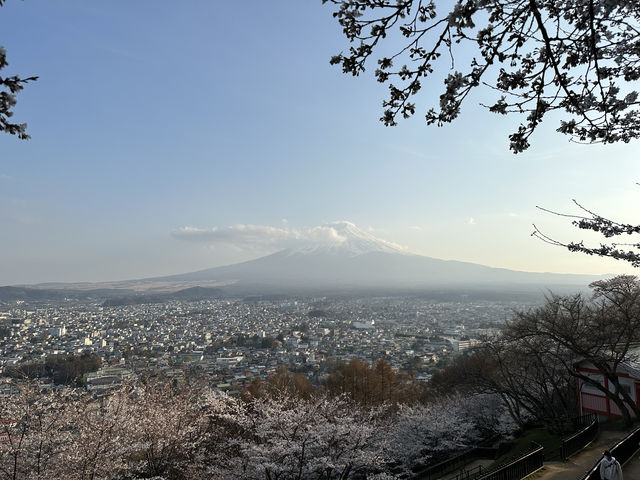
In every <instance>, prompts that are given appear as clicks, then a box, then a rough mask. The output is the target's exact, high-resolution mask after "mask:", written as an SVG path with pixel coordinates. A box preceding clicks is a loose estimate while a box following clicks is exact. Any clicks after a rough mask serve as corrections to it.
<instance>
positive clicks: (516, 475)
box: [475, 442, 544, 480]
mask: <svg viewBox="0 0 640 480" xmlns="http://www.w3.org/2000/svg"><path fill="white" fill-rule="evenodd" d="M543 451H544V448H543V447H542V445H538V444H537V443H535V442H531V449H530V450H529V451H528V452H527V453H525V454H524V455H522V456H520V457H518V458H516V459H514V460H511V461H510V462H507V463H504V464H502V465H499V466H497V467H494V468H492V469H491V470H488V471H486V472H484V473H482V474H480V475H478V476H477V477H475V480H520V479H522V478H524V477H526V476H527V475H530V474H531V473H533V472H535V471H536V470H538V469H539V468H542V465H543V462H544V453H543Z"/></svg>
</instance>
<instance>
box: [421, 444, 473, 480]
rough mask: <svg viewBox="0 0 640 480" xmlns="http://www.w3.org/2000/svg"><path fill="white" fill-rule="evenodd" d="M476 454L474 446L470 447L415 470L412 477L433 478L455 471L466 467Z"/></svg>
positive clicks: (429, 479) (426, 479)
mask: <svg viewBox="0 0 640 480" xmlns="http://www.w3.org/2000/svg"><path fill="white" fill-rule="evenodd" d="M478 455H479V453H478V452H477V449H476V448H470V449H469V450H466V451H464V452H462V453H461V454H459V455H456V456H455V457H452V458H449V459H447V460H444V461H442V462H440V463H436V464H435V465H431V466H430V467H427V468H425V469H423V470H421V471H418V472H415V477H414V478H416V479H419V480H435V479H437V478H440V477H442V476H443V475H446V474H447V473H451V472H455V471H456V470H460V469H461V468H464V467H466V466H467V465H469V464H470V463H471V462H473V461H474V460H476V459H477V458H479V457H478Z"/></svg>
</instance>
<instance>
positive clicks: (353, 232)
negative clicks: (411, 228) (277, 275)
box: [286, 221, 409, 257]
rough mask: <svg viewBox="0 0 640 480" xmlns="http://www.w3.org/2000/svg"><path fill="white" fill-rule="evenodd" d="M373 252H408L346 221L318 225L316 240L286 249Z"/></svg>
mask: <svg viewBox="0 0 640 480" xmlns="http://www.w3.org/2000/svg"><path fill="white" fill-rule="evenodd" d="M373 252H384V253H395V254H402V255H407V254H408V253H409V252H408V251H407V250H406V249H404V248H403V247H401V246H400V245H397V244H395V243H393V242H389V241H387V240H383V239H381V238H378V237H375V236H374V235H372V234H371V233H369V232H365V231H363V230H361V229H359V228H358V227H357V226H356V225H354V224H353V223H351V222H348V221H340V222H332V223H329V224H326V225H323V226H322V227H318V235H317V239H316V240H314V241H309V242H305V244H303V245H300V246H297V247H294V248H290V249H288V250H286V254H287V255H319V254H331V255H341V256H347V257H355V256H358V255H363V254H366V253H373Z"/></svg>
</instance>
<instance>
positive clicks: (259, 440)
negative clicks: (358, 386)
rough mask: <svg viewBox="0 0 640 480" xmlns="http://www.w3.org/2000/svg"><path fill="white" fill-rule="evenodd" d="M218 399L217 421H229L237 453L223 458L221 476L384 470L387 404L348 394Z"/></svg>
mask: <svg viewBox="0 0 640 480" xmlns="http://www.w3.org/2000/svg"><path fill="white" fill-rule="evenodd" d="M224 402H225V407H224V408H222V409H221V408H220V407H221V403H220V399H219V398H218V397H214V399H213V401H212V408H213V411H212V417H211V421H212V423H213V424H215V425H218V426H220V425H224V430H225V431H226V433H227V435H226V438H229V442H228V444H227V445H226V446H224V448H225V449H226V451H227V452H233V453H234V455H232V456H227V457H226V458H222V459H220V458H218V459H217V460H218V461H217V462H216V464H215V465H212V467H211V473H212V474H213V475H215V477H216V478H229V479H232V478H233V479H235V478H245V479H256V480H257V479H265V480H275V479H281V480H284V479H287V480H289V479H326V480H329V479H347V478H352V477H353V476H354V475H357V474H361V473H363V472H366V471H371V470H375V469H378V470H380V466H379V464H380V460H381V451H382V447H381V442H380V439H379V434H380V432H381V430H380V426H381V425H382V423H383V417H382V415H381V413H382V412H381V410H379V409H373V410H363V409H360V408H358V407H357V406H355V405H353V404H351V403H349V402H347V401H346V400H344V399H343V398H340V397H338V398H329V397H325V396H321V397H316V398H311V399H309V400H301V399H293V398H291V397H280V398H274V397H263V398H257V399H254V400H252V401H251V402H249V403H244V402H241V401H238V400H235V399H230V398H227V399H225V400H224Z"/></svg>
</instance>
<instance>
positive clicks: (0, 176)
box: [0, 173, 13, 181]
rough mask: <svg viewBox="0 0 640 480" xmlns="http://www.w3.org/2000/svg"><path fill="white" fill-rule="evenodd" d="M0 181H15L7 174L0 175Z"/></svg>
mask: <svg viewBox="0 0 640 480" xmlns="http://www.w3.org/2000/svg"><path fill="white" fill-rule="evenodd" d="M0 180H7V181H8V180H13V177H12V176H11V175H7V174H5V173H0Z"/></svg>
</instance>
